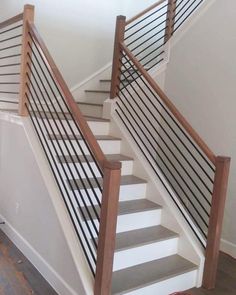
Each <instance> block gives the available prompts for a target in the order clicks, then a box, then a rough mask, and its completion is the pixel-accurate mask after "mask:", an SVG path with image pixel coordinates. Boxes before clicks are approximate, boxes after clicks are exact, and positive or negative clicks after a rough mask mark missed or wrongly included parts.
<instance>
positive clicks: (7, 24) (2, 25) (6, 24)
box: [0, 13, 23, 29]
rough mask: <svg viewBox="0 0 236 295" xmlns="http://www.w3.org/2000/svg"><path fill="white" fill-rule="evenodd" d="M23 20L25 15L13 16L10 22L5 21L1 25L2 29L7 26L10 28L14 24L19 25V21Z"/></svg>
mask: <svg viewBox="0 0 236 295" xmlns="http://www.w3.org/2000/svg"><path fill="white" fill-rule="evenodd" d="M22 19H23V13H20V14H18V15H16V16H13V17H12V18H9V19H8V20H5V21H3V22H1V23H0V29H3V28H5V27H7V26H10V25H12V24H14V23H17V22H19V21H21V20H22Z"/></svg>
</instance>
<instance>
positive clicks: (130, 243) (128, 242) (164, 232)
mask: <svg viewBox="0 0 236 295" xmlns="http://www.w3.org/2000/svg"><path fill="white" fill-rule="evenodd" d="M175 237H178V234H177V233H175V232H173V231H171V230H169V229H167V228H165V227H163V226H162V225H156V226H151V227H146V228H141V229H135V230H131V231H128V232H121V233H117V234H116V251H122V250H126V249H129V248H134V247H137V246H141V245H146V244H150V243H153V242H157V241H163V240H168V239H171V238H175Z"/></svg>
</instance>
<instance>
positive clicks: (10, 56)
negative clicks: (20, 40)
mask: <svg viewBox="0 0 236 295" xmlns="http://www.w3.org/2000/svg"><path fill="white" fill-rule="evenodd" d="M20 56H21V54H12V55H7V56H3V57H0V60H1V59H7V58H12V57H20Z"/></svg>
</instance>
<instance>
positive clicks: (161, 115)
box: [125, 57, 213, 194]
mask: <svg viewBox="0 0 236 295" xmlns="http://www.w3.org/2000/svg"><path fill="white" fill-rule="evenodd" d="M125 58H126V57H125ZM127 60H128V59H127ZM130 65H131V63H130ZM140 79H141V81H142V82H143V83H144V85H145V86H146V87H147V88H148V89H149V91H150V92H151V94H152V95H153V96H154V97H155V99H156V100H157V102H158V103H159V104H160V106H161V107H162V108H163V109H165V106H164V105H163V104H162V102H160V101H159V99H158V97H156V95H155V94H154V92H152V91H151V90H150V88H149V86H148V85H147V83H146V82H145V81H144V79H143V78H142V77H140ZM135 83H136V84H137V86H139V84H138V83H137V81H135ZM140 89H141V91H142V93H143V94H144V95H145V97H146V98H147V99H148V101H149V102H150V103H151V104H152V106H153V108H154V109H155V110H156V111H157V113H158V114H159V115H160V117H161V118H162V119H163V121H164V122H165V123H166V124H167V126H168V127H169V128H170V130H171V131H172V132H173V133H174V135H175V136H176V137H177V138H178V140H179V141H180V142H181V143H182V144H183V146H184V147H185V148H186V150H187V151H188V152H189V153H190V154H191V156H192V157H193V158H194V155H192V153H191V151H190V150H188V147H187V146H185V143H184V142H182V140H181V139H180V138H179V136H178V134H177V133H176V132H175V130H173V128H172V127H171V125H170V124H169V122H168V121H167V120H166V118H165V117H164V116H163V114H162V112H161V111H160V110H159V109H158V108H157V106H156V105H155V104H154V103H153V102H152V101H151V100H149V97H148V95H147V93H146V92H145V91H144V90H143V88H140ZM140 99H141V97H140ZM141 101H142V103H143V104H144V105H145V102H144V100H143V99H141ZM150 113H151V114H152V116H153V118H154V119H155V116H154V114H153V113H152V112H151V111H150ZM168 115H169V114H168ZM169 116H170V115H169ZM172 120H173V119H172ZM179 128H180V127H179ZM162 130H163V131H164V132H165V134H166V135H167V136H168V138H169V140H170V141H171V142H172V144H174V145H175V147H176V149H177V150H178V151H179V153H180V154H181V156H182V157H183V158H184V160H185V161H186V162H187V163H188V165H189V166H190V167H191V169H192V171H193V172H194V173H195V174H196V176H198V177H199V179H200V181H201V183H202V184H203V185H204V186H205V188H206V189H207V190H208V191H209V193H210V194H212V191H210V190H209V188H208V186H207V185H206V184H205V182H204V181H203V180H202V178H201V177H200V175H198V174H197V173H196V171H195V169H194V167H193V166H192V164H191V163H190V162H189V160H188V159H187V158H186V156H185V155H184V153H183V152H182V151H181V150H180V148H179V147H178V146H177V145H176V144H175V143H174V141H173V140H172V138H171V137H170V136H169V135H168V133H166V131H165V129H164V128H163V129H162ZM194 160H195V161H196V163H197V164H198V166H199V163H198V161H197V160H196V159H195V158H194ZM199 167H200V168H201V169H203V168H202V167H201V166H199ZM203 172H204V170H203ZM206 176H208V174H207V175H206ZM208 177H209V176H208ZM212 182H213V181H212Z"/></svg>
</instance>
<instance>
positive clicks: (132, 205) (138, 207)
mask: <svg viewBox="0 0 236 295" xmlns="http://www.w3.org/2000/svg"><path fill="white" fill-rule="evenodd" d="M95 208H96V211H97V212H98V214H100V207H99V206H98V205H95ZM159 209H161V206H160V205H158V204H156V203H153V202H151V201H149V200H147V199H139V200H132V201H122V202H119V211H118V215H126V214H132V213H138V212H143V211H150V210H159ZM82 210H83V212H84V216H85V218H86V219H87V220H89V219H90V218H89V216H88V213H87V211H86V209H85V208H84V207H83V208H82ZM88 210H89V212H90V214H91V216H92V218H93V219H96V215H95V213H94V210H93V208H92V207H91V206H88Z"/></svg>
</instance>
